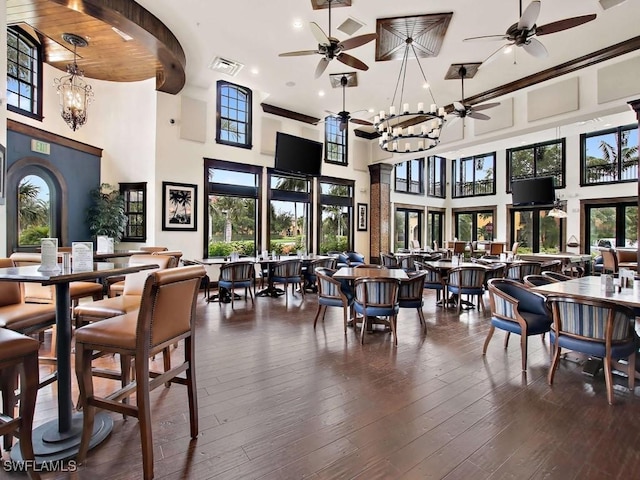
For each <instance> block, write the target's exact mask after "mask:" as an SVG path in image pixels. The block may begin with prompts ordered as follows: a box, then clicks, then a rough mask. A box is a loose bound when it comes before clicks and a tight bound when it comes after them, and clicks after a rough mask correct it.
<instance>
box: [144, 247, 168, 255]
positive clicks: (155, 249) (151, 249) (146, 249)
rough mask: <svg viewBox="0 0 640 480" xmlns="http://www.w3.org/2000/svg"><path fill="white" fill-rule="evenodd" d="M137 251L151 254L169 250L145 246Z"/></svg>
mask: <svg viewBox="0 0 640 480" xmlns="http://www.w3.org/2000/svg"><path fill="white" fill-rule="evenodd" d="M138 250H140V251H141V252H149V253H153V252H166V251H167V250H169V249H168V248H167V247H157V246H145V247H140V248H139V249H138Z"/></svg>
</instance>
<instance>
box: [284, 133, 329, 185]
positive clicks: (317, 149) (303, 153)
mask: <svg viewBox="0 0 640 480" xmlns="http://www.w3.org/2000/svg"><path fill="white" fill-rule="evenodd" d="M321 166H322V143H321V142H316V141H314V140H308V139H306V138H302V137H296V136H295V135H289V134H287V133H282V132H277V133H276V159H275V165H274V168H275V169H276V170H278V171H280V172H284V173H294V174H297V175H304V176H307V177H318V176H320V168H321Z"/></svg>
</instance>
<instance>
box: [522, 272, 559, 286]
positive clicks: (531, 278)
mask: <svg viewBox="0 0 640 480" xmlns="http://www.w3.org/2000/svg"><path fill="white" fill-rule="evenodd" d="M522 280H523V283H524V285H525V286H527V287H540V286H541V285H549V284H550V283H557V282H558V280H556V279H554V278H551V277H548V276H545V275H526V276H525V277H524V278H523V279H522Z"/></svg>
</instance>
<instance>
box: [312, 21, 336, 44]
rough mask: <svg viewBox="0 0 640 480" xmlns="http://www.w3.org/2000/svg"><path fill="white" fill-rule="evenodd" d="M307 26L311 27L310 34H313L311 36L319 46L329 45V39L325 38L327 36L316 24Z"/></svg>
mask: <svg viewBox="0 0 640 480" xmlns="http://www.w3.org/2000/svg"><path fill="white" fill-rule="evenodd" d="M309 26H310V27H311V33H313V36H314V37H315V38H316V40H317V41H318V43H319V44H320V45H327V46H328V45H331V41H330V40H329V37H327V35H326V34H325V33H324V32H323V31H322V29H321V28H320V26H319V25H318V24H317V23H316V22H311V23H310V24H309Z"/></svg>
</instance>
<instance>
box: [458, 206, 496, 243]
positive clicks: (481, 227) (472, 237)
mask: <svg viewBox="0 0 640 480" xmlns="http://www.w3.org/2000/svg"><path fill="white" fill-rule="evenodd" d="M453 218H454V222H455V228H454V234H455V238H457V239H458V240H460V241H465V242H476V241H491V240H493V227H494V225H495V222H494V218H495V211H494V210H482V209H480V210H469V209H465V210H460V211H456V210H454V212H453Z"/></svg>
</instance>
